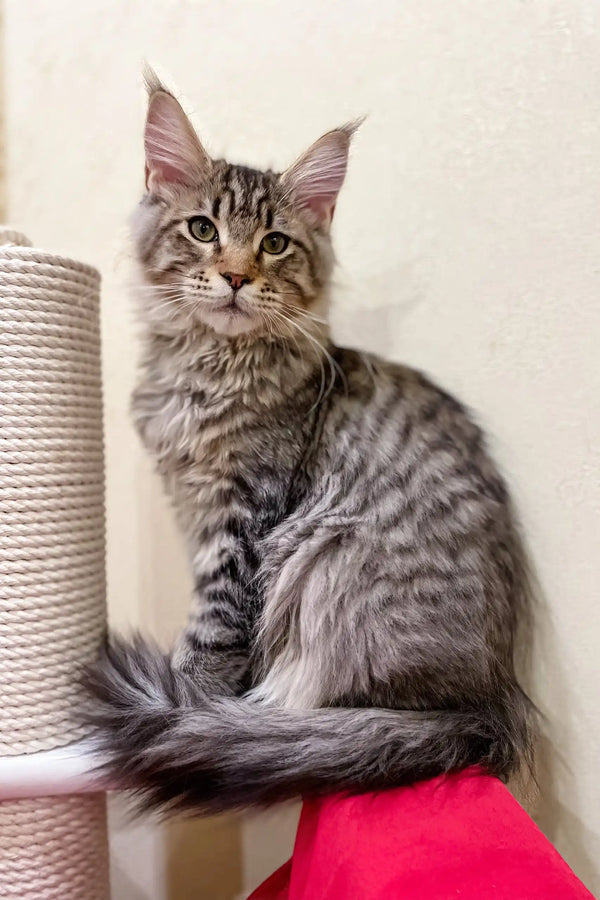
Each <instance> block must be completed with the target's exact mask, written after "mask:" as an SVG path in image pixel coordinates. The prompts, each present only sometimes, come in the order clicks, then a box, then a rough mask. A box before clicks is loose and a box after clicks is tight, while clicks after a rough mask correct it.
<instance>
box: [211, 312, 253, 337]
mask: <svg viewBox="0 0 600 900" xmlns="http://www.w3.org/2000/svg"><path fill="white" fill-rule="evenodd" d="M202 319H203V322H204V324H205V325H208V326H209V328H211V329H212V330H213V331H214V332H216V334H220V335H222V336H223V337H238V336H239V335H241V334H252V333H253V332H255V333H256V334H257V335H258V334H259V332H260V326H261V323H260V320H259V319H257V318H255V317H254V316H252V315H248V314H247V313H245V312H242V311H241V310H239V309H231V308H227V309H222V310H221V309H215V310H211V311H210V312H208V311H205V312H203V314H202Z"/></svg>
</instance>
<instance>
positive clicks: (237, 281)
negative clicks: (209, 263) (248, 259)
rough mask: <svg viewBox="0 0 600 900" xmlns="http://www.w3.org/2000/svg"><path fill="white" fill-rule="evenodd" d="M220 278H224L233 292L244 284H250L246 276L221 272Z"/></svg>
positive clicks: (249, 279)
mask: <svg viewBox="0 0 600 900" xmlns="http://www.w3.org/2000/svg"><path fill="white" fill-rule="evenodd" d="M221 278H224V279H225V281H226V282H227V284H230V285H231V287H232V288H233V289H234V291H237V290H239V289H240V288H241V287H243V285H245V284H250V282H251V281H252V279H251V278H249V277H248V276H247V275H238V274H236V273H235V272H221Z"/></svg>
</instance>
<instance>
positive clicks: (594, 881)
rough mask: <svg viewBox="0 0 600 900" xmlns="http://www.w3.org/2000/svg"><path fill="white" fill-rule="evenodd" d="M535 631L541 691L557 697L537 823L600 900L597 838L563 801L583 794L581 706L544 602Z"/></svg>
mask: <svg viewBox="0 0 600 900" xmlns="http://www.w3.org/2000/svg"><path fill="white" fill-rule="evenodd" d="M534 629H535V634H534V646H535V651H534V657H535V658H534V664H535V672H536V681H537V682H538V685H541V684H542V681H543V683H544V693H545V695H546V696H547V697H552V707H551V709H550V708H542V714H543V715H544V717H545V721H543V722H542V731H543V734H542V737H541V739H540V742H539V746H538V751H537V754H536V770H537V779H538V782H539V789H540V790H539V797H538V799H537V802H536V805H535V812H534V813H533V818H534V820H535V821H536V823H537V824H538V825H539V827H540V828H541V829H542V831H543V832H544V834H545V835H546V836H547V837H548V838H549V840H550V841H551V842H552V843H553V844H554V845H555V846H556V847H557V848H558V849H559V851H560V853H561V855H562V856H564V858H565V859H566V861H567V862H568V864H569V865H570V866H571V868H572V869H574V871H575V872H576V873H577V875H578V877H579V878H581V880H582V881H583V882H584V883H585V884H586V886H587V887H588V888H589V889H590V890H591V891H592V892H593V893H594V894H596V895H597V894H598V892H600V871H599V869H598V860H594V858H593V856H592V853H593V851H592V850H591V848H592V847H593V845H594V842H595V840H597V838H596V837H595V836H594V834H593V833H592V831H591V830H590V829H589V828H588V827H587V826H586V825H585V824H584V822H582V820H581V819H580V818H578V817H577V816H575V815H574V814H573V813H572V812H571V810H570V809H569V808H568V807H567V806H566V805H565V804H564V802H563V800H562V799H561V797H562V798H563V799H564V798H565V797H569V798H575V797H576V796H577V793H578V788H577V773H576V772H574V771H573V770H572V769H571V767H570V764H569V759H571V745H570V740H569V735H570V734H572V727H571V720H572V719H573V717H574V711H575V710H576V703H575V702H574V699H573V697H572V696H571V695H570V694H569V692H568V690H567V688H566V684H567V679H566V677H565V673H564V667H563V666H562V664H561V647H560V641H559V639H558V635H557V633H556V630H555V627H554V623H553V622H552V618H551V614H550V610H549V607H548V604H547V603H545V601H544V600H543V599H542V600H540V601H539V602H538V609H537V615H536V620H535V625H534ZM535 693H536V694H537V693H538V692H537V691H536V692H535ZM559 728H560V732H559ZM559 785H561V790H560V792H559V789H558V786H559ZM573 805H575V803H573Z"/></svg>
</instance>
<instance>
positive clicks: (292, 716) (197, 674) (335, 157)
mask: <svg viewBox="0 0 600 900" xmlns="http://www.w3.org/2000/svg"><path fill="white" fill-rule="evenodd" d="M147 86H148V92H149V104H148V113H147V120H146V127H145V155H146V193H145V195H144V197H143V199H142V201H141V204H140V206H139V208H138V210H137V212H136V214H135V216H134V220H133V236H134V243H135V248H136V257H137V261H138V265H139V271H140V281H141V286H140V288H139V290H138V291H137V302H138V308H139V315H140V320H141V323H142V330H143V346H144V349H143V358H142V364H141V375H140V381H139V384H138V387H137V388H136V390H135V393H134V397H133V404H132V409H133V416H134V421H135V424H136V426H137V429H138V432H139V434H140V435H141V439H142V441H143V443H144V445H145V447H146V448H147V449H148V451H149V452H150V453H151V454H152V455H153V456H154V458H155V460H156V464H157V468H158V470H159V472H160V473H161V474H162V477H163V479H164V483H165V485H166V489H167V491H168V493H169V495H170V497H171V498H172V502H173V505H174V508H175V511H176V515H177V518H178V521H179V524H180V527H181V530H182V532H183V535H184V537H185V540H186V542H187V547H188V551H189V556H190V560H191V566H192V571H193V577H194V584H195V589H194V598H193V607H192V612H191V615H190V619H189V623H188V625H187V628H186V629H185V632H184V634H183V636H182V638H181V640H180V642H179V644H178V646H177V647H176V648H175V650H174V652H172V653H164V652H162V651H161V650H159V649H158V648H157V647H155V646H154V645H152V644H151V643H149V642H147V641H144V640H143V639H142V638H140V637H138V638H136V639H134V640H133V641H132V642H130V643H128V642H126V641H124V640H123V639H122V638H119V637H116V636H114V637H112V638H111V639H110V640H108V641H107V643H106V646H105V648H104V649H103V651H102V653H101V656H100V659H99V660H98V662H97V664H96V665H95V667H94V668H93V669H92V671H91V672H90V673H89V675H88V684H89V687H90V690H91V692H92V694H93V703H92V708H91V712H90V715H91V718H92V721H93V724H94V726H95V728H96V740H97V741H98V745H99V747H100V748H101V750H102V752H103V754H104V764H105V768H106V770H107V771H108V772H109V773H112V774H113V776H116V777H118V778H119V780H120V779H123V780H124V783H125V784H127V785H128V786H129V787H131V788H132V789H133V790H135V791H137V792H138V793H139V794H140V796H141V799H142V802H143V803H145V804H146V805H148V806H150V807H154V806H158V807H160V808H162V809H164V810H168V811H171V810H172V811H177V810H192V811H195V812H197V813H204V812H213V811H219V810H224V809H228V808H233V807H240V806H248V805H252V804H258V805H260V804H266V803H271V802H275V801H279V800H284V799H287V798H291V797H295V796H297V795H316V794H322V793H325V792H331V791H355V792H361V791H369V790H380V789H386V788H391V787H396V786H400V785H406V784H410V783H413V782H415V781H417V780H420V779H425V778H429V777H433V776H436V775H438V774H441V773H445V772H450V771H455V770H459V769H462V768H465V767H468V766H479V767H480V768H481V770H485V771H489V772H492V773H494V774H496V775H498V776H500V777H502V778H504V779H506V778H507V777H508V776H509V775H510V774H511V773H513V772H514V771H515V770H516V769H518V768H519V765H520V764H521V762H522V761H523V760H527V759H528V758H529V755H530V753H531V747H532V740H533V734H534V731H535V729H534V726H533V720H534V716H533V712H532V705H531V704H530V702H529V700H528V698H527V696H526V694H525V693H524V691H523V690H522V689H521V687H520V685H519V682H518V679H517V676H516V673H515V642H516V637H517V632H518V629H519V625H520V622H522V621H525V620H526V619H527V616H528V610H529V609H530V599H529V597H530V594H529V589H528V578H527V566H526V561H525V555H524V552H523V549H522V543H521V539H520V536H519V529H518V527H517V525H516V523H515V517H514V514H513V512H512V509H511V500H510V498H509V495H508V492H507V488H506V485H505V482H504V480H503V478H502V477H501V476H500V474H499V473H498V471H497V469H496V467H495V465H494V463H493V462H492V460H491V458H490V456H489V455H488V452H487V450H486V447H485V441H484V437H483V435H482V433H481V430H480V429H479V427H478V426H477V425H476V424H475V423H474V422H473V421H472V419H471V418H470V416H469V414H468V413H467V412H466V411H465V409H464V407H463V406H462V405H461V403H460V402H458V401H457V400H456V399H455V398H454V397H452V396H450V395H449V394H448V393H446V392H445V391H443V390H441V389H440V388H438V387H437V386H435V385H434V384H433V383H432V382H431V381H430V380H429V379H428V378H426V377H425V376H424V375H422V374H421V373H419V372H417V371H414V370H411V369H410V368H407V367H405V366H402V365H397V364H394V363H391V362H387V361H385V360H383V359H380V358H378V357H376V356H374V355H369V354H365V353H360V352H357V351H355V350H351V349H346V348H343V347H337V346H335V345H334V344H333V343H332V341H331V338H330V334H329V329H328V325H327V319H326V315H327V305H328V294H329V285H330V279H331V272H332V267H333V251H332V243H331V231H330V228H331V222H332V217H333V213H334V209H335V204H336V199H337V196H338V193H339V190H340V188H341V186H342V183H343V181H344V177H345V173H346V167H347V160H348V151H349V146H350V141H351V138H352V135H353V132H354V126H351V125H349V126H344V127H342V128H338V129H335V130H333V131H331V132H329V133H327V134H325V135H324V136H323V137H321V138H320V139H319V140H317V141H316V143H314V144H313V145H312V146H311V147H310V148H309V149H308V150H307V151H306V152H305V153H304V154H303V155H302V156H300V158H299V159H298V160H297V161H296V162H295V163H294V164H293V165H292V166H291V167H290V168H288V169H287V170H286V171H284V172H283V173H282V174H276V173H274V172H272V171H257V170H254V169H250V168H246V167H244V166H240V165H231V164H229V163H228V162H225V161H224V160H213V159H211V158H210V157H209V155H208V154H207V152H206V151H205V149H204V148H203V146H202V144H201V143H200V140H199V139H198V137H197V135H196V133H195V131H194V129H193V127H192V125H191V123H190V121H189V119H188V118H187V116H186V114H185V112H184V111H183V109H182V107H181V105H180V104H179V102H178V101H177V99H176V98H175V97H174V95H173V94H172V93H171V92H170V91H169V90H168V89H167V88H165V87H164V86H163V85H162V84H161V83H160V82H159V80H158V79H157V78H156V76H155V75H154V74H153V73H150V74H149V75H148V76H147ZM375 221H376V220H375ZM372 227H375V226H374V225H372Z"/></svg>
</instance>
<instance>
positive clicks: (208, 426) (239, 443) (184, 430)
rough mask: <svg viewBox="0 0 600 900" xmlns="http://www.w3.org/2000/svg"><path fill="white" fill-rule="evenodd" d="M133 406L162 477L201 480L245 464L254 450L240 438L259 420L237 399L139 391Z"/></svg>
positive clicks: (173, 391)
mask: <svg viewBox="0 0 600 900" xmlns="http://www.w3.org/2000/svg"><path fill="white" fill-rule="evenodd" d="M132 406H133V414H134V420H135V423H136V426H137V428H138V431H139V433H140V435H141V437H142V440H143V442H144V445H145V446H146V448H147V449H148V450H149V451H150V452H151V453H152V454H153V455H154V456H155V457H156V460H157V463H158V466H159V469H160V470H161V471H163V472H164V473H165V474H168V473H171V474H172V473H174V472H179V473H180V474H181V475H185V474H187V475H188V476H190V475H191V474H192V473H196V475H197V476H198V478H200V479H202V478H203V477H209V476H210V475H211V474H212V475H213V476H219V475H225V474H227V473H231V474H233V473H234V472H235V471H236V470H238V469H240V468H244V466H246V465H248V464H249V460H250V457H251V456H252V455H253V449H252V444H251V443H250V442H248V441H247V440H246V438H245V434H246V433H247V430H248V429H252V428H253V427H255V426H256V424H257V419H258V417H257V414H256V413H254V412H253V411H252V410H249V409H248V408H247V406H246V405H245V404H243V403H242V402H240V401H239V400H238V399H236V398H231V397H223V398H221V399H220V398H215V397H211V396H207V395H206V394H205V393H204V392H203V391H183V390H177V391H175V390H170V391H169V390H164V391H156V390H149V389H146V390H144V389H140V390H138V391H136V393H135V395H134V399H133V404H132Z"/></svg>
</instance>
